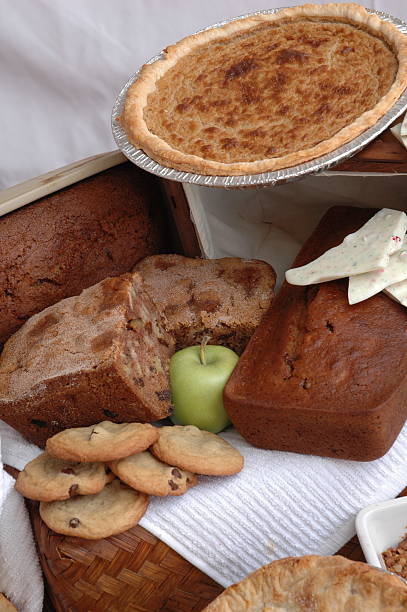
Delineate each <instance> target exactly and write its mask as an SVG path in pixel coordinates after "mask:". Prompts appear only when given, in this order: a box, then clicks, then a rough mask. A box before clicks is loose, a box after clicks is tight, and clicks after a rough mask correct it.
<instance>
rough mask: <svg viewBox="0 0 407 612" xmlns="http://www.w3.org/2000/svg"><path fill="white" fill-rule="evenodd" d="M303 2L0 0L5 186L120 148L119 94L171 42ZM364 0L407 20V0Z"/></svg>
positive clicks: (0, 182)
mask: <svg viewBox="0 0 407 612" xmlns="http://www.w3.org/2000/svg"><path fill="white" fill-rule="evenodd" d="M338 1H341V0H338ZM314 2H318V0H314ZM300 3H301V0H297V1H296V0H294V1H293V0H268V1H267V2H265V1H264V0H263V1H262V0H116V1H114V0H18V1H17V2H16V0H0V143H1V147H0V169H1V170H0V189H3V188H5V187H7V186H10V185H13V184H16V183H19V182H21V181H23V180H25V179H27V178H31V177H33V176H37V175H39V174H42V173H44V172H48V171H49V170H52V169H54V168H58V167H60V166H63V165H65V164H68V163H70V162H73V161H77V160H79V159H82V158H83V157H86V156H88V155H93V154H95V153H101V152H104V151H108V150H111V149H114V148H115V145H114V142H113V139H112V136H111V133H110V112H111V108H112V106H113V102H114V100H115V98H116V95H117V93H118V92H119V90H120V89H121V87H122V85H124V83H125V82H126V81H127V79H128V77H129V76H130V75H131V74H133V73H134V72H135V71H136V70H137V68H139V66H140V65H141V64H143V63H144V62H145V60H147V59H149V58H150V57H152V56H154V55H155V54H156V53H157V52H159V51H160V50H161V49H162V48H164V47H165V46H167V45H168V44H170V43H174V42H175V41H177V40H178V39H180V38H182V37H184V36H186V35H188V34H191V33H193V32H194V31H196V30H198V29H200V28H202V27H205V26H206V25H209V24H212V23H216V22H218V21H221V20H223V19H227V18H229V17H232V16H236V15H241V14H244V13H248V12H251V11H255V10H259V9H263V8H273V7H277V6H281V5H283V6H292V5H295V4H300ZM318 3H319V4H326V2H324V1H323V0H319V2H318ZM360 4H362V5H364V6H366V7H370V8H375V9H377V10H382V11H386V12H388V13H391V14H392V15H395V16H397V17H400V18H402V19H405V20H407V2H406V0H361V2H360Z"/></svg>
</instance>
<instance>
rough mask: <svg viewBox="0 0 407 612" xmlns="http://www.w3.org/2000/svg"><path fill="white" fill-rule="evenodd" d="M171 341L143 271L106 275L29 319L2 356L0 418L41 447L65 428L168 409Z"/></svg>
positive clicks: (158, 414)
mask: <svg viewBox="0 0 407 612" xmlns="http://www.w3.org/2000/svg"><path fill="white" fill-rule="evenodd" d="M173 351H174V342H173V340H172V338H171V337H170V336H169V335H168V334H167V332H166V331H165V329H164V328H163V326H162V324H161V319H160V315H159V314H158V312H157V309H156V308H155V306H154V304H153V303H152V302H151V300H150V298H149V297H148V295H147V294H146V293H145V291H144V290H143V286H142V280H141V278H140V276H139V275H138V274H124V275H122V276H119V277H115V278H107V279H105V280H103V281H102V282H100V283H98V284H97V285H94V286H92V287H90V288H88V289H85V290H84V291H82V293H81V294H80V295H79V296H76V297H70V298H66V299H64V300H62V301H60V302H58V303H57V304H55V305H53V306H50V307H48V308H46V309H45V310H43V311H42V312H41V313H39V314H37V315H34V316H33V317H31V318H30V319H29V320H28V321H27V322H26V323H25V324H24V325H23V327H22V328H21V329H20V330H18V331H17V332H16V333H15V334H14V335H13V336H12V337H11V338H10V339H9V340H8V341H7V342H6V344H5V347H4V350H3V353H2V355H1V357H0V418H1V419H3V420H4V421H6V422H7V423H9V424H10V425H12V426H13V427H15V428H16V429H17V430H19V431H20V432H21V433H22V434H24V435H25V436H26V437H27V438H28V439H29V440H31V441H32V442H35V443H36V444H39V445H40V446H43V445H44V443H45V441H46V439H47V438H48V437H49V436H51V435H53V434H54V433H56V432H58V431H61V430H62V429H65V428H67V427H77V426H82V425H91V424H92V423H97V422H99V421H102V420H106V419H108V420H112V421H118V422H123V421H126V422H129V421H141V422H148V421H154V420H156V419H161V418H163V417H165V416H167V415H168V414H169V412H170V408H171V407H170V390H169V374H168V366H169V358H170V356H171V354H172V353H173Z"/></svg>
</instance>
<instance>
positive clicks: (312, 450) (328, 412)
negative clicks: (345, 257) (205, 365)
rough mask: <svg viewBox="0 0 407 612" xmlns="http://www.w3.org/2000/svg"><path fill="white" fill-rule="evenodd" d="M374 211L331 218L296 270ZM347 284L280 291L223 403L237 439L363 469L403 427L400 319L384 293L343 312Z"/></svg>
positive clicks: (333, 213) (405, 399)
mask: <svg viewBox="0 0 407 612" xmlns="http://www.w3.org/2000/svg"><path fill="white" fill-rule="evenodd" d="M375 212H376V211H375V210H372V209H370V210H367V209H362V208H353V207H334V208H331V209H330V210H329V211H328V212H327V213H326V215H325V216H324V217H323V219H322V220H321V222H320V223H319V225H318V227H317V228H316V230H315V231H314V233H313V234H312V236H311V237H310V238H309V240H308V241H307V242H306V244H305V245H304V247H303V248H302V249H301V251H300V253H299V255H298V256H297V258H296V260H295V261H294V264H293V267H297V266H301V265H304V264H306V263H308V262H309V261H312V260H313V259H315V258H316V257H319V256H320V255H321V254H322V253H323V252H325V251H326V250H327V249H329V248H331V247H333V246H336V245H337V244H339V243H340V242H342V240H343V238H344V237H345V236H346V235H347V234H349V233H351V232H354V231H356V230H357V229H359V228H360V227H361V226H362V225H363V224H364V223H365V222H366V221H367V220H368V219H369V218H370V217H371V216H372V215H373V214H374V213H375ZM347 285H348V281H347V279H344V280H339V281H331V282H327V283H321V284H318V285H312V286H305V287H299V286H293V285H289V284H288V283H287V282H285V283H284V284H283V287H282V289H281V291H280V293H279V294H278V295H277V297H276V298H275V300H274V302H273V304H272V306H271V308H270V309H269V311H268V312H267V314H266V315H265V317H264V318H263V320H262V323H261V324H260V326H259V327H258V329H257V330H256V332H255V334H254V335H253V337H252V339H251V340H250V342H249V345H248V347H247V349H246V351H245V353H244V355H243V356H242V358H241V359H240V361H239V362H238V364H237V366H236V368H235V370H234V372H233V374H232V376H231V378H230V379H229V381H228V383H227V385H226V388H225V393H224V399H225V407H226V410H227V412H228V413H229V416H230V418H231V420H232V422H233V424H234V425H235V426H236V428H237V429H238V430H239V432H240V433H241V434H242V435H243V436H244V437H245V438H246V439H247V440H248V441H249V442H251V443H252V444H254V445H255V446H259V447H262V448H268V449H276V450H283V451H293V452H297V453H308V454H315V455H323V456H329V457H340V458H342V459H354V460H359V461H370V460H373V459H376V458H378V457H381V456H382V455H384V453H386V451H387V450H388V449H389V448H390V446H391V445H392V444H393V442H394V440H395V438H396V437H397V435H398V433H399V432H400V430H401V428H402V426H403V424H404V422H405V420H406V418H407V375H406V373H407V310H406V309H405V308H404V307H403V306H401V305H400V304H398V303H396V302H394V301H392V300H391V299H390V298H388V297H387V296H386V295H385V294H384V293H379V294H377V295H375V296H373V297H371V298H370V299H368V300H365V301H363V302H360V303H359V304H355V305H353V306H350V305H349V303H348V300H347Z"/></svg>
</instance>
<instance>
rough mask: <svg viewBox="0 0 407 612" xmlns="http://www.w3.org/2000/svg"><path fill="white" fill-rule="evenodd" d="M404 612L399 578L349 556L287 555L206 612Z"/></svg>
mask: <svg viewBox="0 0 407 612" xmlns="http://www.w3.org/2000/svg"><path fill="white" fill-rule="evenodd" d="M266 610H267V612H272V611H273V610H276V611H277V610H278V611H279V612H281V611H282V610H286V611H287V612H288V611H290V612H311V611H312V612H334V611H335V612H345V611H348V612H402V611H405V610H407V586H406V585H405V584H403V582H402V580H401V579H400V578H397V577H396V576H394V575H391V574H387V573H386V572H382V571H380V570H378V569H376V568H373V567H370V566H369V565H366V564H365V563H359V562H358V561H350V560H349V559H345V557H340V556H333V557H319V556H316V555H310V556H306V557H287V558H286V559H279V560H278V561H274V562H273V563H270V564H269V565H266V566H264V567H261V568H260V569H259V570H257V571H256V572H254V573H253V574H251V575H250V576H249V577H248V578H245V580H242V581H241V582H239V583H238V584H235V585H233V586H231V587H229V588H227V589H226V590H225V591H223V593H221V594H220V595H219V596H218V597H217V598H216V599H215V600H214V601H213V602H212V603H210V604H209V606H207V607H206V608H205V610H204V612H232V611H233V612H260V611H264V612H266Z"/></svg>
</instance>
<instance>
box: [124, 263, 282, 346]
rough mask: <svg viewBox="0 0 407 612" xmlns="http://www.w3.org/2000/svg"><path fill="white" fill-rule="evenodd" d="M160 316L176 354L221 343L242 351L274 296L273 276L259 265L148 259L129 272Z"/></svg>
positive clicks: (264, 264) (270, 268)
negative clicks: (139, 281)
mask: <svg viewBox="0 0 407 612" xmlns="http://www.w3.org/2000/svg"><path fill="white" fill-rule="evenodd" d="M134 270H136V271H137V272H138V273H139V274H140V275H141V276H142V278H143V281H144V287H145V289H146V291H147V293H148V294H149V296H150V298H151V299H152V301H153V302H154V303H155V304H156V306H157V307H158V309H159V310H160V312H162V313H163V314H164V315H165V322H164V324H165V327H166V330H167V331H168V332H169V333H170V334H173V335H174V337H175V343H176V349H177V350H178V349H180V348H185V347H186V346H193V345H196V344H200V342H201V340H202V338H203V336H205V335H209V336H210V341H209V343H210V344H221V345H223V346H227V347H228V348H231V349H232V350H234V351H236V353H238V354H239V355H240V354H241V353H242V352H243V350H244V348H245V346H246V344H247V343H248V341H249V339H250V337H251V336H252V334H253V332H254V330H255V329H256V327H257V326H258V324H259V323H260V321H261V318H262V316H263V314H264V313H265V312H266V311H267V309H268V307H269V306H270V303H271V300H272V299H273V297H274V285H275V280H276V275H275V272H274V270H273V268H272V267H271V266H270V265H269V264H267V263H266V262H264V261H259V260H255V259H253V260H244V259H240V258H238V257H224V258H222V259H192V258H189V257H183V256H182V255H152V256H151V257H146V258H145V259H143V260H141V261H140V262H139V263H138V264H137V265H136V266H135V268H134Z"/></svg>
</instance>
